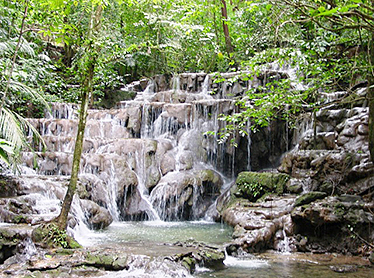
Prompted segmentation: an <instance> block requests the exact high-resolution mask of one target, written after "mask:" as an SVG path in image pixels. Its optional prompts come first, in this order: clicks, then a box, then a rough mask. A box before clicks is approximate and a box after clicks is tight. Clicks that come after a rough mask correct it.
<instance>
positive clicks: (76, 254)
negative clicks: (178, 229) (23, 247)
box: [0, 241, 225, 277]
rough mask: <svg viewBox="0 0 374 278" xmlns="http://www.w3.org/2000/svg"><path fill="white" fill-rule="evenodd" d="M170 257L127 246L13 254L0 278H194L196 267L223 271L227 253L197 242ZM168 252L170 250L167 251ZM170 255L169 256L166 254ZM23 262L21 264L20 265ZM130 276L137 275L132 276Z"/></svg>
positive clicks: (180, 245) (186, 244)
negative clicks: (142, 277)
mask: <svg viewBox="0 0 374 278" xmlns="http://www.w3.org/2000/svg"><path fill="white" fill-rule="evenodd" d="M173 246H174V247H173V248H174V249H175V250H174V251H171V252H178V253H174V254H173V253H171V254H169V255H162V254H159V255H137V254H133V253H131V252H129V250H128V249H127V247H126V246H125V245H122V246H115V247H110V246H107V247H99V248H95V247H90V248H85V249H75V250H73V249H53V250H45V249H38V250H36V249H35V252H34V253H33V254H32V256H26V255H23V256H20V255H15V254H12V256H13V257H12V256H9V257H8V258H7V259H6V260H5V262H4V263H3V264H1V265H0V273H1V275H2V276H1V277H26V276H27V275H32V276H33V277H96V276H103V275H106V276H105V277H111V275H117V274H116V273H121V272H122V273H123V275H126V277H138V276H137V275H141V274H144V275H146V277H161V276H162V277H192V276H190V274H192V273H194V271H195V267H196V266H201V267H202V266H205V267H210V268H222V267H224V265H223V260H224V259H225V253H224V251H223V250H220V249H219V248H216V247H211V246H207V245H205V244H203V243H198V242H192V241H190V242H177V243H175V244H173ZM165 249H168V247H165ZM166 253H167V252H166ZM21 262H22V263H21ZM131 273H134V274H133V276H132V275H131Z"/></svg>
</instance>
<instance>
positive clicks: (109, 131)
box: [22, 73, 259, 229]
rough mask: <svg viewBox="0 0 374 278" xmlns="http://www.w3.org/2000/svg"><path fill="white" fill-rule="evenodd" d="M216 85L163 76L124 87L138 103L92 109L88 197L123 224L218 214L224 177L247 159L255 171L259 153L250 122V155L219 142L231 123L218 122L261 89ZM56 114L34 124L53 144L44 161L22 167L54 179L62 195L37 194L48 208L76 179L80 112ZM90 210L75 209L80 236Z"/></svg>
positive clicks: (83, 191)
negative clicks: (249, 93) (237, 102)
mask: <svg viewBox="0 0 374 278" xmlns="http://www.w3.org/2000/svg"><path fill="white" fill-rule="evenodd" d="M238 74H240V73H229V74H222V76H223V77H224V78H230V77H235V76H236V75H238ZM214 78H215V77H214V76H212V75H208V74H204V73H198V74H196V73H191V74H190V73H186V74H181V75H174V76H173V77H172V78H171V79H170V78H169V79H168V77H167V76H157V77H155V78H154V79H152V80H149V81H148V84H147V85H146V84H145V81H144V80H142V81H141V82H134V83H133V84H129V85H127V86H126V88H124V90H129V91H134V92H136V96H135V99H134V100H127V101H121V102H119V103H118V105H117V106H116V107H115V108H112V109H110V110H103V109H89V111H88V117H87V127H86V131H85V142H84V146H83V154H82V160H81V161H82V162H81V169H80V176H79V177H80V183H79V185H78V192H77V194H78V195H79V198H81V199H87V200H89V201H90V202H93V203H95V204H98V205H99V206H100V207H101V208H103V209H106V210H107V211H108V212H109V213H110V215H111V216H112V218H113V219H114V220H115V221H122V220H158V219H161V220H172V221H179V220H197V219H200V218H203V217H204V215H205V213H206V212H207V211H208V209H209V208H210V210H212V209H214V203H215V200H216V198H217V197H218V196H219V194H220V193H221V191H222V190H223V187H224V184H225V182H224V180H225V179H226V178H229V179H230V178H233V177H234V176H235V174H236V172H237V167H238V166H237V161H236V160H237V159H236V157H238V156H239V155H242V156H244V157H243V158H242V159H241V160H240V161H239V162H240V163H242V166H243V167H242V168H243V169H244V170H251V169H252V167H251V159H250V156H251V147H253V148H252V149H255V146H253V144H254V142H253V141H252V134H251V132H250V123H248V126H247V129H248V135H247V138H246V139H245V140H244V141H243V142H245V144H247V145H246V146H244V145H243V146H242V149H239V148H238V149H237V150H236V149H235V148H234V147H233V146H231V145H230V143H228V142H226V143H222V144H219V143H218V142H217V133H218V132H219V130H220V129H221V128H224V127H225V125H226V123H224V122H222V121H219V120H218V119H219V115H220V114H230V113H236V112H237V107H236V106H235V105H234V101H233V97H234V96H238V95H240V94H244V92H245V90H247V89H248V88H253V87H255V86H258V83H259V82H257V81H256V80H257V79H256V77H254V78H253V80H252V81H251V82H249V81H240V80H239V81H235V82H234V83H231V82H226V81H225V82H223V83H221V84H217V83H215V82H214V80H213V79H214ZM51 108H52V109H51V111H50V112H48V113H46V118H41V119H29V121H30V123H31V124H32V125H33V126H34V127H35V128H36V129H37V130H38V131H39V132H40V134H41V135H42V136H43V137H44V139H45V142H46V145H47V151H46V152H42V149H41V147H40V148H39V149H37V151H36V156H34V154H33V153H30V152H24V153H23V165H22V169H23V173H24V174H26V173H29V174H32V175H33V179H34V181H33V182H34V183H40V180H43V181H45V183H50V182H51V181H53V182H54V188H55V191H59V193H58V194H54V193H53V194H52V195H53V196H54V197H53V198H52V195H50V197H47V196H48V194H50V193H51V188H48V187H43V188H42V187H40V186H37V188H38V189H40V190H41V191H42V192H44V193H43V194H42V195H43V196H44V197H43V198H44V199H45V202H54V205H55V206H56V207H58V203H59V202H60V201H61V199H62V198H63V195H64V193H63V192H64V191H65V186H64V184H66V180H67V178H68V176H69V175H70V173H71V165H72V153H73V149H74V141H75V134H76V132H77V123H78V113H77V111H78V106H77V105H75V104H52V106H51ZM235 140H236V142H240V140H241V139H240V137H238V138H235ZM240 152H242V153H240ZM34 160H36V162H37V165H38V167H35V163H34V162H35V161H34ZM245 163H246V165H245ZM56 178H57V179H56ZM58 179H59V180H58ZM35 192H36V191H35ZM79 205H80V204H79V202H77V204H75V206H79ZM46 207H49V205H47V206H46ZM55 210H56V209H55ZM81 211H82V212H80V210H79V209H78V208H77V209H74V210H73V214H74V218H75V219H76V221H77V223H78V225H76V227H77V229H81V228H82V226H80V223H88V222H89V220H88V218H89V217H91V216H92V215H90V213H88V212H87V211H85V209H81ZM39 212H40V213H43V211H42V209H40V211H39ZM55 213H57V211H55ZM210 213H211V212H210Z"/></svg>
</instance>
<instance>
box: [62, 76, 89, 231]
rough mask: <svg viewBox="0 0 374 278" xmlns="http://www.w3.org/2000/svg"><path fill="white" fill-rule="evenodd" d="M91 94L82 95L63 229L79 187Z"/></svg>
mask: <svg viewBox="0 0 374 278" xmlns="http://www.w3.org/2000/svg"><path fill="white" fill-rule="evenodd" d="M92 72H93V71H92ZM89 96H90V91H89V90H87V89H86V88H85V89H84V92H83V93H82V96H81V98H82V103H81V109H80V112H79V123H78V133H77V137H76V141H75V147H74V155H73V166H72V171H71V177H70V182H69V186H68V191H67V192H66V195H65V198H64V202H63V204H62V207H61V212H60V215H59V217H58V220H57V221H58V227H59V228H60V229H61V230H64V229H66V227H67V219H68V214H69V211H70V207H71V203H72V202H73V197H74V194H75V190H76V188H77V182H78V174H79V168H80V160H81V155H82V150H83V139H84V131H85V128H86V119H87V110H88V102H89Z"/></svg>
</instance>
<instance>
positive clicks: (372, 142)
mask: <svg viewBox="0 0 374 278" xmlns="http://www.w3.org/2000/svg"><path fill="white" fill-rule="evenodd" d="M368 45H369V47H370V51H369V55H370V57H369V61H370V67H371V69H370V73H369V77H368V81H369V82H368V98H369V152H370V156H371V161H372V162H373V163H374V72H373V71H374V69H373V65H374V35H373V34H372V35H371V41H370V43H369V44H368Z"/></svg>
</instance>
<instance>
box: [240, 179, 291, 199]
mask: <svg viewBox="0 0 374 278" xmlns="http://www.w3.org/2000/svg"><path fill="white" fill-rule="evenodd" d="M289 179H290V176H288V175H286V174H282V173H257V172H241V173H240V174H239V175H238V178H237V179H236V190H235V192H233V193H234V195H235V196H237V197H243V198H246V199H248V200H250V201H257V200H258V199H259V198H261V197H262V196H263V195H264V194H266V193H276V194H278V195H280V194H282V193H284V192H285V189H286V186H287V182H288V181H289Z"/></svg>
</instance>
